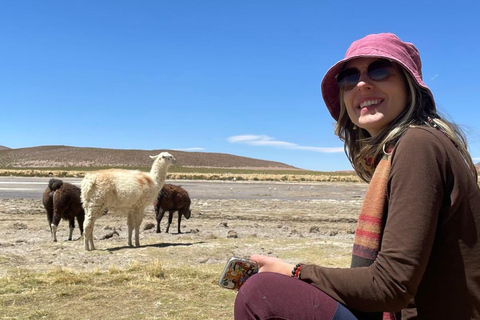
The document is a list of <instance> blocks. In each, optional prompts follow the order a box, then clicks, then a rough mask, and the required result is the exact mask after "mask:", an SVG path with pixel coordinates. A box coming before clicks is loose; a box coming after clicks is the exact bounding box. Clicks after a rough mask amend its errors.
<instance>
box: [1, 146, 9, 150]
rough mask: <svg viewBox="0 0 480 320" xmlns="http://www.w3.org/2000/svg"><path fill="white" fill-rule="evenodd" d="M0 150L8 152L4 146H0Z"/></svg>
mask: <svg viewBox="0 0 480 320" xmlns="http://www.w3.org/2000/svg"><path fill="white" fill-rule="evenodd" d="M0 150H10V148H8V147H5V146H0Z"/></svg>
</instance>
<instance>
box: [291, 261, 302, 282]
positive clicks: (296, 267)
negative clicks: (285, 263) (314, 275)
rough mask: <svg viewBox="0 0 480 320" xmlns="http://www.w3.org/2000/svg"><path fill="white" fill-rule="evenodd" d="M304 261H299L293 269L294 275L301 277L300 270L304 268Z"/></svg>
mask: <svg viewBox="0 0 480 320" xmlns="http://www.w3.org/2000/svg"><path fill="white" fill-rule="evenodd" d="M302 266H303V263H297V264H296V265H295V267H293V270H292V277H294V278H297V279H298V278H300V271H301V270H302Z"/></svg>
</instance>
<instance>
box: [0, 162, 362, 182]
mask: <svg viewBox="0 0 480 320" xmlns="http://www.w3.org/2000/svg"><path fill="white" fill-rule="evenodd" d="M108 168H110V167H108ZM108 168H106V167H89V168H85V167H79V168H75V167H69V168H64V167H62V168H18V169H15V168H0V176H36V177H48V176H54V177H83V176H84V175H85V173H87V172H89V171H96V170H101V169H108ZM127 169H129V170H132V169H136V170H140V171H149V170H150V167H137V168H132V167H128V168H127ZM167 179H172V180H221V181H228V180H231V181H233V180H236V181H284V182H303V181H311V182H360V179H359V178H358V177H357V175H356V174H355V173H354V172H353V171H351V172H343V171H342V172H324V171H307V170H288V169H286V170H281V169H280V170H272V169H232V168H228V169H227V168H198V167H197V168H193V167H182V166H173V167H171V168H170V169H169V171H168V176H167Z"/></svg>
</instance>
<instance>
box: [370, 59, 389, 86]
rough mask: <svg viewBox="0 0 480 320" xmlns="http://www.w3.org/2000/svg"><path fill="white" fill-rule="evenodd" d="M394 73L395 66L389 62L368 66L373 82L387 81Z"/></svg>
mask: <svg viewBox="0 0 480 320" xmlns="http://www.w3.org/2000/svg"><path fill="white" fill-rule="evenodd" d="M392 72H393V65H392V63H391V62H390V61H388V60H377V61H375V62H372V63H371V64H370V65H369V66H368V77H369V78H370V79H372V80H373V81H383V80H387V79H388V78H389V77H390V76H391V75H392Z"/></svg>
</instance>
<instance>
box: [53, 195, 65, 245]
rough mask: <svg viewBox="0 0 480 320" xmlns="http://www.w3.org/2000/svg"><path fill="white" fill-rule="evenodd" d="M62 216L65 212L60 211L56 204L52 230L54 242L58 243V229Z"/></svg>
mask: <svg viewBox="0 0 480 320" xmlns="http://www.w3.org/2000/svg"><path fill="white" fill-rule="evenodd" d="M62 214H63V211H60V210H59V209H58V206H57V205H56V204H55V203H54V209H53V219H52V224H51V225H50V228H51V230H52V238H53V241H54V242H57V228H58V225H59V224H60V220H61V216H62Z"/></svg>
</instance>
